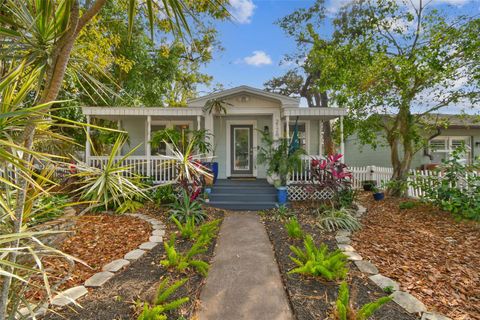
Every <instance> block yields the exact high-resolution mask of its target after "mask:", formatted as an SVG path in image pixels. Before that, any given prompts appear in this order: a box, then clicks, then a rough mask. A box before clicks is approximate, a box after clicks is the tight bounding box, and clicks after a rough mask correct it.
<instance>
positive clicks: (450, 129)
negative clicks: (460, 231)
mask: <svg viewBox="0 0 480 320" xmlns="http://www.w3.org/2000/svg"><path fill="white" fill-rule="evenodd" d="M429 122H430V126H432V129H433V130H432V135H431V139H430V140H429V142H428V146H426V147H425V148H422V149H421V150H419V151H418V152H417V153H416V154H415V156H414V158H413V161H412V166H411V167H412V168H413V169H428V168H431V167H435V166H436V165H438V164H440V163H441V162H442V160H444V159H448V158H449V157H450V155H451V153H452V152H453V150H455V149H456V148H457V147H459V146H460V145H462V143H464V144H465V146H466V148H467V153H466V154H464V157H463V161H464V162H465V163H471V161H472V159H474V158H476V157H478V156H479V155H480V122H479V121H478V117H475V116H472V117H466V116H463V115H462V116H460V115H446V114H436V115H432V116H431V117H430V119H429ZM379 135H382V133H381V132H379ZM345 150H346V151H345V157H346V164H347V165H349V166H370V165H373V166H380V167H391V166H392V164H391V161H390V147H389V146H388V144H387V143H386V141H385V140H384V139H383V143H380V144H379V145H378V147H377V148H376V149H373V148H372V147H371V146H369V145H361V143H360V141H359V140H358V137H357V136H356V135H352V136H350V137H348V138H346V139H345Z"/></svg>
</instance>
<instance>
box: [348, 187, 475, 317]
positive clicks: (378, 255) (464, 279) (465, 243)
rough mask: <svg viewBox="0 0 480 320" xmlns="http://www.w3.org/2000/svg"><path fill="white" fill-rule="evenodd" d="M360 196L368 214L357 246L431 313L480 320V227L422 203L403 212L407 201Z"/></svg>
mask: <svg viewBox="0 0 480 320" xmlns="http://www.w3.org/2000/svg"><path fill="white" fill-rule="evenodd" d="M360 198H361V202H362V203H363V204H364V205H365V206H366V207H367V209H368V213H367V214H366V216H364V219H363V225H364V226H363V229H362V230H360V231H359V232H357V233H355V234H354V237H353V240H354V243H353V247H354V248H355V249H356V250H357V251H358V252H359V253H360V254H361V255H362V256H363V257H364V258H366V259H369V260H371V261H372V262H373V263H375V265H376V266H377V267H378V269H379V271H380V272H381V273H382V274H384V275H386V276H388V277H390V278H392V279H395V280H396V281H398V282H399V283H400V285H401V288H402V290H405V291H408V292H410V293H411V294H412V295H414V296H415V297H416V298H418V299H419V300H420V301H422V302H423V303H425V305H426V306H427V308H428V309H429V310H430V309H431V310H436V311H438V312H440V313H443V314H445V315H447V316H448V317H450V318H452V319H458V320H460V319H462V320H466V319H480V245H479V244H480V224H478V223H475V222H467V221H462V222H457V221H455V219H454V218H453V217H452V215H451V214H449V213H446V212H441V211H440V210H438V209H436V208H434V207H432V206H430V205H427V204H422V203H420V202H417V205H416V206H415V207H414V208H412V209H404V210H400V209H399V206H398V205H399V203H400V202H402V201H405V199H395V198H387V199H386V200H384V201H380V202H376V201H374V200H373V199H372V196H371V194H370V193H367V194H362V195H361V197H360ZM409 201H411V199H409Z"/></svg>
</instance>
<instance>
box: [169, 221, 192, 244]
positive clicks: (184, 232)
mask: <svg viewBox="0 0 480 320" xmlns="http://www.w3.org/2000/svg"><path fill="white" fill-rule="evenodd" d="M171 219H172V221H173V222H174V223H175V225H176V226H177V228H178V230H179V231H180V235H181V236H182V238H184V239H194V238H195V237H196V235H197V227H196V226H195V219H194V218H193V217H187V220H186V221H185V224H182V223H181V222H180V221H178V219H177V218H175V217H174V216H172V217H171Z"/></svg>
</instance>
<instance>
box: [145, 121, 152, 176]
mask: <svg viewBox="0 0 480 320" xmlns="http://www.w3.org/2000/svg"><path fill="white" fill-rule="evenodd" d="M145 139H146V141H145V153H146V154H145V155H146V158H147V177H150V176H151V169H152V163H151V161H150V160H151V159H150V157H151V154H152V145H151V143H150V140H152V116H147V134H146V137H145Z"/></svg>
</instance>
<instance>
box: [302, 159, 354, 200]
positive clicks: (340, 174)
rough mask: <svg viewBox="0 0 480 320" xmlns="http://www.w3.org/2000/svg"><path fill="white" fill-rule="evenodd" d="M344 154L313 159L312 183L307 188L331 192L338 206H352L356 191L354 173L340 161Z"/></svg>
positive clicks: (311, 165) (311, 168)
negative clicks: (353, 184)
mask: <svg viewBox="0 0 480 320" xmlns="http://www.w3.org/2000/svg"><path fill="white" fill-rule="evenodd" d="M342 157H343V155H341V154H335V155H329V156H328V157H327V159H322V160H320V159H312V160H311V161H310V174H311V178H310V184H309V185H308V188H307V190H309V191H310V192H312V193H315V192H317V191H318V192H321V193H322V192H325V191H327V192H330V193H332V194H333V199H334V201H335V202H336V204H337V206H346V207H351V204H352V203H353V201H354V200H355V195H356V193H355V192H354V191H352V183H351V179H352V174H351V172H350V171H349V170H348V168H347V166H346V165H345V164H344V163H342V162H341V161H340V159H342Z"/></svg>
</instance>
